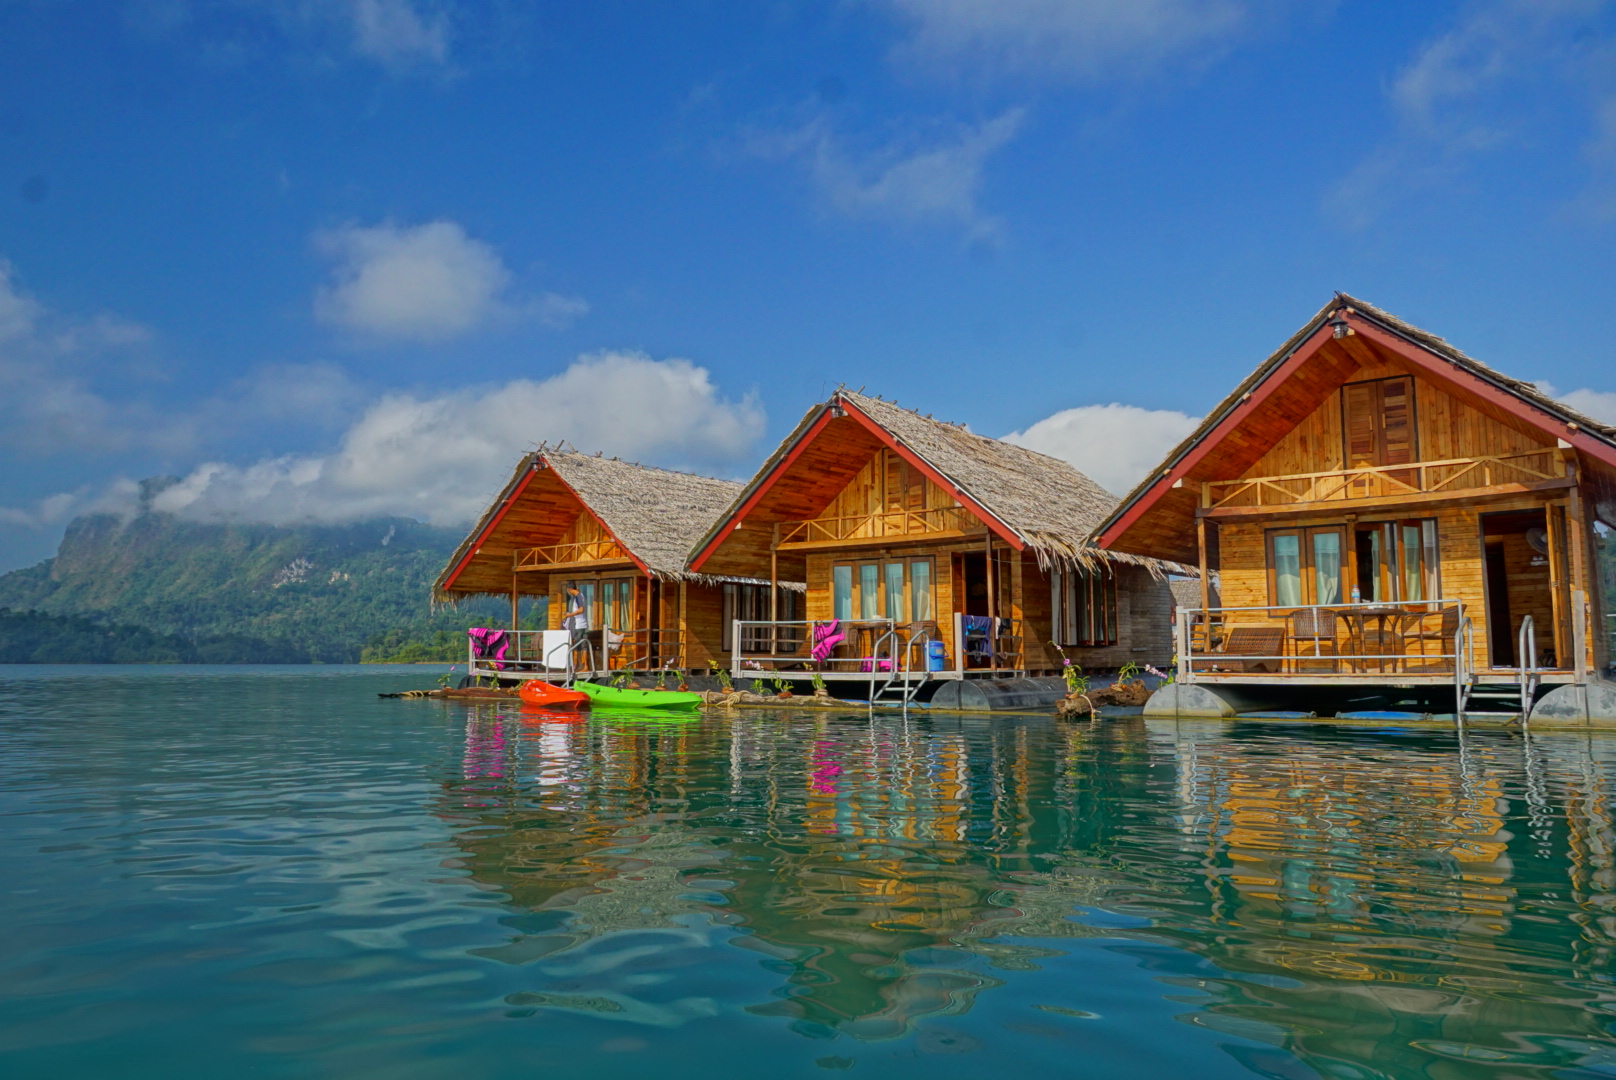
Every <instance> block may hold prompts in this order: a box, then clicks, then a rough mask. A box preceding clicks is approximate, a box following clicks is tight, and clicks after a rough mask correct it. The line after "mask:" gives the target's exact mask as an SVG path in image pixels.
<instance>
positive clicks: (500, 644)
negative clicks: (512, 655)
mask: <svg viewBox="0 0 1616 1080" xmlns="http://www.w3.org/2000/svg"><path fill="white" fill-rule="evenodd" d="M466 636H467V637H469V638H471V645H472V648H473V649H474V650H476V653H477V659H479V660H488V661H490V662H491V663H492V665H493V667H494V670H496V671H502V670H504V668H505V662H504V661H505V650H506V649H507V648H508V647H509V646H510V642H509V640H508V639H507V635H506V633H505V631H503V630H486V629H484V628H483V627H480V626H475V627H472V628H471V629H470V630H467V631H466Z"/></svg>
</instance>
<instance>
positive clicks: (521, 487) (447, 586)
mask: <svg viewBox="0 0 1616 1080" xmlns="http://www.w3.org/2000/svg"><path fill="white" fill-rule="evenodd" d="M534 464H535V465H537V464H538V463H537V462H535V463H534ZM538 471H539V470H538V469H537V468H529V469H528V471H527V475H526V476H524V477H522V481H521V483H519V484H517V485H516V490H515V491H513V492H511V493H510V495H508V496H507V497H506V499H505V505H504V506H502V507H500V510H499V513H497V514H495V515H494V520H493V521H490V522H489V523H488V524H487V525H486V526H485V527H484V528H483V531H482V532H480V533H478V534H477V539H475V540H473V541H472V542H471V547H470V549H469V550H467V552H466V554H465V555H464V557H462V558H461V560H460V561H459V562H458V563H456V564H455V568H454V569H453V570H451V571H450V572H449V579H448V580H447V581H445V582H444V583H443V591H444V592H452V591H453V590H454V583H455V581H456V580H457V579H458V578H459V577H460V572H461V571H462V570H464V569H465V568H466V564H467V563H469V562H471V560H472V559H474V558H476V556H477V553H478V552H479V551H481V550H482V547H483V541H484V540H487V539H488V534H489V533H491V532H493V531H494V529H495V527H496V526H498V525H499V523H500V522H501V521H503V520H505V515H506V514H507V513H509V512H510V509H511V507H513V506H515V505H516V500H517V499H519V498H521V497H522V492H524V491H526V490H527V486H528V484H530V483H532V482H533V477H534V476H535V475H537V474H538Z"/></svg>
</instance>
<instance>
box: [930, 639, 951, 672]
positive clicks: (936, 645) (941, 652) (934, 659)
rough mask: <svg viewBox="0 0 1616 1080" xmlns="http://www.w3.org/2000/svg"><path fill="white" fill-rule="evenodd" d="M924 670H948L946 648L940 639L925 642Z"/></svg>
mask: <svg viewBox="0 0 1616 1080" xmlns="http://www.w3.org/2000/svg"><path fill="white" fill-rule="evenodd" d="M926 670H927V671H947V670H948V648H947V647H946V646H945V645H944V644H943V643H942V642H941V641H928V642H926Z"/></svg>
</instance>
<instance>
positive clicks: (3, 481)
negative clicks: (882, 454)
mask: <svg viewBox="0 0 1616 1080" xmlns="http://www.w3.org/2000/svg"><path fill="white" fill-rule="evenodd" d="M1613 254H1616V0H1474V2H1469V3H1446V2H1432V3H1426V4H1407V3H1389V2H1381V3H1372V2H1350V0H1340V2H1335V3H1330V2H1310V0H841V2H824V3H806V2H802V3H797V2H791V0H779V2H772V3H771V2H763V0H747V2H734V3H725V2H719V0H708V2H690V3H664V4H630V3H617V2H612V0H588V2H579V3H571V2H564V0H556V2H551V3H545V4H523V3H517V2H515V0H487V2H482V3H477V4H470V3H466V4H459V3H452V2H429V0H324V2H318V3H317V2H314V0H126V2H124V3H110V2H109V3H88V2H85V3H80V2H74V0H0V260H4V262H3V264H0V400H3V401H5V402H6V407H5V409H4V410H3V411H0V462H3V469H0V569H5V568H10V567H15V566H20V565H26V564H28V563H31V562H33V561H36V560H38V559H39V558H43V557H46V556H48V555H49V554H50V553H51V552H52V551H53V550H54V547H55V544H56V541H57V540H58V539H59V537H60V534H61V529H62V527H63V525H64V524H65V523H66V521H68V520H69V519H71V517H73V516H74V515H75V514H79V513H84V512H89V511H94V510H107V509H111V510H123V511H127V510H128V509H129V508H130V507H131V506H133V505H134V499H135V494H134V487H133V484H134V482H135V481H138V480H139V479H141V478H143V477H147V476H153V475H159V474H169V475H174V476H178V477H181V478H183V483H182V484H180V485H179V486H178V487H175V488H173V489H170V490H169V491H167V492H165V493H164V494H163V495H162V496H160V497H159V500H158V505H159V507H160V508H163V509H168V510H172V511H174V512H178V513H182V514H187V515H191V516H195V517H200V518H211V517H221V516H224V517H235V518H241V519H246V520H262V521H294V520H308V519H314V520H345V519H352V518H355V517H361V516H365V515H369V514H374V513H405V514H410V515H412V516H416V517H420V518H423V519H427V520H433V521H437V522H440V523H443V524H458V523H461V522H464V521H465V520H467V518H468V517H469V516H470V515H472V514H474V513H475V512H476V511H477V510H479V509H480V508H481V506H482V505H483V504H484V503H485V502H486V500H487V498H488V496H489V494H490V493H491V492H493V491H494V490H496V489H497V487H498V486H499V484H500V483H501V482H502V480H503V478H504V476H505V475H506V474H507V473H508V470H509V469H510V467H511V466H512V465H513V464H514V462H515V460H516V459H517V457H518V456H519V455H520V454H521V453H522V452H523V451H525V450H526V449H528V448H529V447H530V446H531V445H532V444H534V443H537V442H539V441H541V440H545V439H558V438H567V439H570V440H571V441H572V442H574V443H575V444H576V445H578V446H579V447H581V448H584V449H589V450H597V449H598V450H604V451H605V452H607V453H614V454H621V455H623V456H625V457H629V458H632V459H635V460H643V461H647V462H653V463H659V464H665V465H669V466H672V467H680V468H689V469H695V470H699V471H704V472H709V473H713V474H718V475H726V476H733V477H743V476H745V475H747V474H749V473H750V471H751V470H752V468H753V467H755V465H756V464H757V463H758V462H759V461H760V460H761V458H762V457H763V456H764V455H765V454H766V453H767V451H768V450H769V449H770V447H771V446H772V444H773V443H774V441H776V440H777V439H778V438H779V437H780V436H781V435H783V434H784V432H785V431H787V430H789V428H790V427H791V426H792V425H793V424H794V423H795V422H796V420H797V419H798V418H799V417H800V416H801V414H802V411H803V410H804V409H805V408H806V407H807V406H808V405H810V404H811V403H812V402H814V401H815V400H818V399H819V398H821V397H822V396H823V395H824V394H825V393H826V392H827V391H828V390H829V389H831V388H833V387H834V386H835V385H837V384H838V383H841V382H846V383H848V384H849V385H851V386H854V387H860V386H863V387H866V388H867V390H868V392H871V393H880V394H883V395H885V396H887V397H889V398H891V397H896V398H897V399H898V400H899V401H901V402H902V403H904V404H908V405H913V406H915V407H918V408H920V409H922V410H923V411H927V412H932V413H935V414H936V415H938V416H942V417H945V418H948V419H953V420H960V421H965V422H967V423H969V424H970V425H971V427H972V428H973V429H974V430H977V431H980V432H984V433H986V434H992V435H1008V434H1012V433H1017V437H1018V438H1019V439H1021V440H1023V441H1026V442H1027V443H1028V444H1029V445H1034V446H1036V447H1037V448H1039V449H1044V450H1046V451H1048V452H1053V453H1059V454H1062V455H1063V456H1066V457H1068V458H1070V459H1071V460H1073V461H1075V462H1076V463H1077V464H1078V465H1079V466H1080V467H1082V468H1084V469H1086V470H1088V471H1090V472H1091V473H1092V474H1093V475H1095V477H1096V478H1097V479H1100V480H1101V482H1102V483H1105V484H1107V485H1108V486H1110V487H1112V488H1113V489H1121V488H1123V487H1125V486H1127V484H1128V483H1130V482H1131V481H1132V480H1133V479H1134V478H1136V477H1137V476H1138V475H1139V473H1140V472H1142V471H1143V470H1144V469H1145V468H1147V467H1148V466H1149V465H1150V464H1152V463H1153V462H1154V460H1155V459H1156V457H1158V456H1159V455H1160V454H1161V453H1162V452H1163V451H1164V450H1165V449H1166V447H1167V446H1169V445H1171V443H1172V442H1174V441H1176V438H1177V437H1178V436H1180V435H1181V434H1182V433H1183V431H1184V430H1185V429H1186V428H1187V426H1188V425H1189V424H1190V423H1191V422H1192V418H1194V417H1196V416H1199V415H1200V414H1201V413H1202V412H1203V411H1204V410H1205V409H1206V408H1207V407H1209V406H1210V405H1211V404H1212V403H1214V402H1215V401H1216V400H1217V399H1218V398H1219V397H1221V396H1222V394H1223V393H1224V392H1226V391H1227V389H1228V388H1229V387H1230V386H1231V385H1233V383H1234V382H1235V381H1237V380H1238V379H1239V378H1240V377H1242V376H1243V375H1244V374H1245V373H1247V372H1248V371H1249V370H1250V369H1251V368H1252V367H1253V366H1254V365H1255V364H1256V363H1257V362H1258V361H1259V360H1260V359H1261V358H1262V357H1264V356H1266V355H1267V354H1268V352H1269V351H1271V350H1272V349H1273V348H1274V347H1275V346H1277V345H1278V344H1279V343H1280V342H1281V341H1283V340H1284V339H1285V338H1286V337H1287V336H1288V335H1289V334H1290V333H1291V332H1292V331H1293V330H1294V329H1295V328H1296V327H1297V326H1299V325H1300V324H1301V323H1302V322H1303V321H1305V320H1306V319H1307V318H1308V317H1309V316H1311V314H1312V313H1313V312H1314V311H1315V310H1316V309H1317V308H1318V307H1319V306H1321V305H1322V304H1323V303H1324V302H1325V301H1326V300H1327V299H1328V298H1329V296H1330V295H1331V293H1332V292H1333V291H1334V290H1336V289H1340V290H1343V291H1347V292H1351V293H1354V294H1355V295H1358V296H1361V297H1363V298H1364V299H1367V300H1370V301H1373V302H1374V303H1377V304H1379V305H1380V306H1382V307H1384V308H1386V309H1388V310H1390V311H1392V312H1393V313H1395V314H1398V315H1400V316H1402V317H1404V318H1406V319H1409V320H1411V321H1413V322H1415V323H1417V324H1419V325H1421V326H1424V327H1426V328H1428V329H1430V330H1432V331H1434V332H1436V333H1439V334H1442V335H1443V336H1445V337H1447V338H1449V340H1451V341H1453V342H1455V343H1456V344H1458V345H1459V346H1460V347H1462V348H1464V349H1466V350H1467V351H1469V352H1470V353H1472V355H1475V356H1477V357H1478V358H1480V359H1482V360H1484V361H1486V362H1488V363H1491V364H1493V365H1494V366H1496V367H1498V368H1500V369H1502V370H1504V371H1506V372H1509V373H1510V374H1513V375H1517V376H1520V377H1524V378H1531V379H1536V380H1541V381H1544V382H1547V383H1549V384H1551V385H1552V386H1553V387H1555V388H1556V390H1557V391H1558V392H1559V393H1561V394H1562V395H1564V396H1566V397H1567V398H1568V399H1569V400H1571V401H1572V402H1573V403H1574V404H1577V405H1579V406H1580V407H1582V408H1584V409H1585V410H1586V411H1589V412H1592V413H1596V414H1599V415H1602V416H1603V417H1604V418H1606V419H1610V420H1613V421H1616V365H1613V364H1612V362H1611V359H1612V358H1611V350H1610V348H1609V346H1608V345H1607V344H1606V334H1607V325H1606V324H1607V323H1608V322H1609V318H1610V311H1611V308H1612V304H1611V301H1610V289H1611V285H1612V284H1613V280H1612V279H1613V273H1612V266H1613V261H1612V256H1613Z"/></svg>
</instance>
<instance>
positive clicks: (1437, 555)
mask: <svg viewBox="0 0 1616 1080" xmlns="http://www.w3.org/2000/svg"><path fill="white" fill-rule="evenodd" d="M1411 527H1412V528H1415V529H1417V530H1418V531H1419V534H1420V545H1419V553H1420V568H1421V571H1422V573H1421V576H1420V591H1421V593H1422V594H1424V595H1422V596H1421V597H1420V598H1419V599H1418V600H1410V599H1408V598H1407V597H1406V596H1404V595H1403V593H1404V592H1405V591H1406V590H1405V584H1406V580H1405V579H1406V574H1407V555H1406V551H1407V544H1406V542H1405V537H1404V530H1405V529H1407V528H1411ZM1427 528H1429V534H1428V533H1427ZM1374 533H1378V534H1379V535H1380V538H1381V539H1380V549H1381V550H1380V559H1379V561H1378V562H1377V564H1376V565H1375V567H1374V574H1375V590H1374V592H1375V594H1379V593H1380V592H1381V591H1382V586H1383V585H1389V586H1390V587H1389V588H1387V589H1386V590H1385V591H1386V592H1387V594H1388V595H1387V596H1385V597H1380V598H1378V599H1376V600H1375V601H1374V602H1376V603H1384V604H1424V603H1430V602H1432V601H1436V600H1440V599H1442V523H1441V520H1440V519H1439V518H1435V517H1422V518H1389V519H1386V520H1384V521H1360V522H1358V523H1357V525H1356V526H1355V527H1354V529H1353V539H1352V557H1353V558H1354V559H1356V558H1357V557H1358V535H1359V534H1374ZM1388 535H1390V537H1391V545H1392V546H1391V548H1390V549H1388V547H1387V540H1386V537H1387V536H1388ZM1427 553H1429V554H1430V555H1431V556H1432V557H1431V558H1430V559H1429V560H1427V559H1426V555H1427ZM1427 563H1429V565H1427ZM1354 578H1355V580H1357V581H1358V591H1359V593H1360V595H1361V597H1362V599H1364V600H1369V599H1370V596H1369V595H1365V594H1368V593H1369V590H1367V589H1365V588H1364V587H1363V586H1364V581H1363V575H1362V574H1358V573H1355V574H1354Z"/></svg>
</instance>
